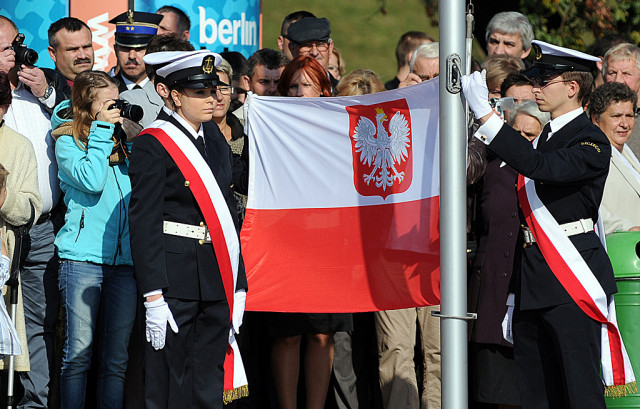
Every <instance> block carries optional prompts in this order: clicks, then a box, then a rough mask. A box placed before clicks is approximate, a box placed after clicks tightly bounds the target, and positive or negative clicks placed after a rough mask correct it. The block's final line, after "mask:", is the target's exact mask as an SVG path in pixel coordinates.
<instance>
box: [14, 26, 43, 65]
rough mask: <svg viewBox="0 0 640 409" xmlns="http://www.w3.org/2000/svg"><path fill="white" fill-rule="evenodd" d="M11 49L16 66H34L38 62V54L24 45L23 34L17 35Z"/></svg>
mask: <svg viewBox="0 0 640 409" xmlns="http://www.w3.org/2000/svg"><path fill="white" fill-rule="evenodd" d="M11 49H12V50H13V51H15V53H16V65H17V66H20V65H22V64H25V65H35V64H36V62H38V53H37V52H36V50H32V49H31V48H29V47H27V46H26V45H24V34H22V33H18V35H17V36H16V38H15V39H14V40H13V43H11Z"/></svg>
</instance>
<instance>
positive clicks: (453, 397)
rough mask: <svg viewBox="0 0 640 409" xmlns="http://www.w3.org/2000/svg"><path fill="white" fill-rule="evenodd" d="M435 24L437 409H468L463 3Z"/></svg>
mask: <svg viewBox="0 0 640 409" xmlns="http://www.w3.org/2000/svg"><path fill="white" fill-rule="evenodd" d="M439 13H440V16H439V20H440V23H439V25H440V29H439V30H440V32H439V37H440V90H439V94H440V274H441V279H440V285H441V288H440V295H441V301H440V309H441V311H440V313H439V314H438V313H434V315H436V316H439V317H440V328H441V334H440V345H441V354H442V355H441V357H442V362H441V365H442V408H444V409H462V408H467V406H468V387H467V380H468V376H467V365H468V360H467V320H468V319H469V318H470V317H469V314H467V267H466V262H467V256H466V249H467V234H466V220H467V212H466V170H467V166H466V149H467V128H466V124H467V120H466V117H465V107H464V105H463V101H462V98H461V97H460V96H461V95H460V92H461V88H460V76H461V75H462V73H464V72H466V70H465V65H466V64H465V63H466V56H465V37H466V33H465V31H466V30H465V26H466V25H465V1H464V0H447V1H441V2H440V3H439Z"/></svg>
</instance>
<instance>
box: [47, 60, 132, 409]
mask: <svg viewBox="0 0 640 409" xmlns="http://www.w3.org/2000/svg"><path fill="white" fill-rule="evenodd" d="M131 107H132V106H129V109H128V110H127V109H124V108H126V107H123V105H122V103H120V102H118V84H117V80H115V79H113V78H111V77H109V76H108V75H107V74H105V73H104V72H98V71H86V72H83V73H80V74H78V76H77V77H76V79H75V82H74V86H73V93H72V97H71V101H69V100H67V101H64V102H62V103H61V104H60V105H59V106H58V107H56V109H55V111H54V114H53V117H52V120H51V122H52V128H53V132H52V134H53V136H54V138H56V146H55V151H56V159H57V162H58V179H59V180H60V187H61V189H62V192H63V194H64V203H65V205H66V206H67V212H66V214H65V223H64V226H63V227H62V229H61V230H60V232H59V233H58V234H57V236H56V240H55V244H56V246H57V248H58V254H59V256H60V268H59V289H60V294H61V302H62V305H63V308H64V312H65V322H64V331H65V344H64V350H63V358H62V359H63V360H62V373H61V381H60V382H61V383H60V395H61V404H62V407H64V408H69V409H71V408H84V407H85V390H86V384H87V372H88V370H89V366H90V364H91V352H92V350H94V348H93V346H92V344H93V342H94V339H95V341H96V342H97V343H98V344H97V349H95V350H96V351H97V353H98V354H99V356H98V359H97V362H98V380H97V390H96V395H97V396H96V397H97V400H98V403H97V407H101V408H121V407H122V405H123V394H124V378H125V371H126V368H127V361H128V355H127V345H128V343H129V336H130V334H131V330H132V326H133V320H134V317H135V312H136V282H135V279H134V275H133V262H132V259H131V248H130V242H129V220H128V207H129V198H130V193H131V183H130V180H129V169H128V166H129V164H128V153H127V152H128V149H127V143H126V138H125V137H124V134H123V132H122V131H121V128H122V127H123V126H124V127H125V129H126V128H128V125H127V123H128V121H125V120H124V118H123V116H122V114H123V113H125V114H127V113H128V114H129V116H132V115H131V113H132V111H136V109H135V108H134V109H131ZM137 108H140V107H137ZM134 116H135V115H134ZM134 119H135V118H134ZM94 337H95V338H94ZM86 406H87V407H88V406H94V404H93V403H90V404H87V405H86Z"/></svg>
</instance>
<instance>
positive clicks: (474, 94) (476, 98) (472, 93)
mask: <svg viewBox="0 0 640 409" xmlns="http://www.w3.org/2000/svg"><path fill="white" fill-rule="evenodd" d="M462 93H463V94H464V97H465V98H466V100H467V102H468V103H469V108H471V110H472V111H473V113H474V115H475V116H476V118H478V119H480V118H482V117H483V116H485V115H488V114H490V113H492V112H493V108H491V105H490V104H489V88H487V70H482V72H481V73H480V72H478V71H476V72H473V73H471V74H470V75H463V76H462Z"/></svg>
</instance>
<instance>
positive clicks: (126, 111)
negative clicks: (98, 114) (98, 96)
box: [109, 99, 144, 122]
mask: <svg viewBox="0 0 640 409" xmlns="http://www.w3.org/2000/svg"><path fill="white" fill-rule="evenodd" d="M114 108H117V109H119V110H120V116H121V117H123V118H127V119H130V120H132V121H133V122H140V120H141V119H142V117H143V116H144V110H143V109H142V107H141V106H140V105H134V104H130V103H129V102H127V101H125V100H122V99H116V100H115V102H114V104H113V105H111V106H110V107H109V109H114Z"/></svg>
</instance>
